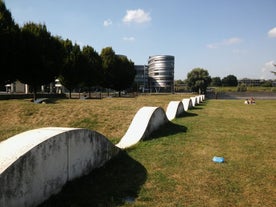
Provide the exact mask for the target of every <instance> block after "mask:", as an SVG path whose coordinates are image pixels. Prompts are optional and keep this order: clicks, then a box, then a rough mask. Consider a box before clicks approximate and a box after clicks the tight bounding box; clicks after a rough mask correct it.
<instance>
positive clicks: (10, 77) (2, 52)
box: [0, 0, 19, 85]
mask: <svg viewBox="0 0 276 207" xmlns="http://www.w3.org/2000/svg"><path fill="white" fill-rule="evenodd" d="M18 37H19V27H18V25H17V24H15V22H14V20H13V18H12V15H11V13H10V11H9V10H7V8H6V5H5V3H4V2H3V1H2V0H0V47H1V49H0V73H1V75H0V85H1V84H5V83H7V82H13V81H14V80H15V69H16V67H17V66H16V63H17V62H18V61H17V58H18V55H19V50H18V43H19V40H18Z"/></svg>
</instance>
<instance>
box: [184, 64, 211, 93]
mask: <svg viewBox="0 0 276 207" xmlns="http://www.w3.org/2000/svg"><path fill="white" fill-rule="evenodd" d="M186 82H187V84H188V86H189V88H191V90H192V91H193V92H199V93H205V92H206V89H207V87H208V86H209V84H210V83H211V77H210V76H209V73H208V71H207V70H205V69H202V68H195V69H193V70H192V71H191V72H189V73H188V75H187V80H186Z"/></svg>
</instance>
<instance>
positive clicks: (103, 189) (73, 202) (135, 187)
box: [39, 151, 147, 207]
mask: <svg viewBox="0 0 276 207" xmlns="http://www.w3.org/2000/svg"><path fill="white" fill-rule="evenodd" d="M146 179H147V171H146V169H145V168H144V166H142V165H141V164H140V163H139V162H137V161H136V160H134V159H133V158H131V157H130V156H129V155H128V154H127V153H126V152H125V151H120V153H119V155H117V156H116V157H114V158H113V159H111V160H110V161H109V162H107V163H106V164H105V165H104V166H103V167H101V168H98V169H95V170H93V171H92V172H91V173H90V174H89V175H86V176H83V177H81V178H78V179H76V180H74V181H71V182H69V183H68V184H66V185H65V186H64V187H63V189H62V191H61V192H60V193H59V194H57V195H54V196H52V197H51V198H50V199H48V200H47V201H45V202H44V203H43V204H41V205H39V207H50V206H51V207H52V206H55V207H61V206H62V207H69V206H70V207H72V206H79V207H82V206H95V207H97V206H98V207H100V206H101V207H103V206H120V205H122V204H124V203H126V202H134V200H135V199H136V198H137V196H138V194H139V191H140V188H141V186H142V185H143V184H144V183H145V181H146Z"/></svg>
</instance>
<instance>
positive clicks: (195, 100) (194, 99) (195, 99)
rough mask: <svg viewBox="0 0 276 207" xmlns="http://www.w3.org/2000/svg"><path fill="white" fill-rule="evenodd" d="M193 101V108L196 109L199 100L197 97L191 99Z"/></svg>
mask: <svg viewBox="0 0 276 207" xmlns="http://www.w3.org/2000/svg"><path fill="white" fill-rule="evenodd" d="M190 99H191V100H192V106H193V107H195V106H196V104H197V98H196V96H194V97H191V98H190Z"/></svg>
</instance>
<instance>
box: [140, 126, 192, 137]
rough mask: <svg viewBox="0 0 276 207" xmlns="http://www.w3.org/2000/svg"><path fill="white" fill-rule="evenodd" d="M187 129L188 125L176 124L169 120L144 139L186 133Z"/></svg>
mask: <svg viewBox="0 0 276 207" xmlns="http://www.w3.org/2000/svg"><path fill="white" fill-rule="evenodd" d="M186 131H187V127H185V126H182V125H178V124H175V123H173V122H168V123H166V124H165V125H163V126H162V127H161V128H159V129H158V130H157V131H155V132H153V133H152V134H151V135H150V136H149V137H148V138H145V139H144V141H147V140H152V139H158V138H160V137H166V136H170V135H174V134H178V133H185V132H186Z"/></svg>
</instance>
